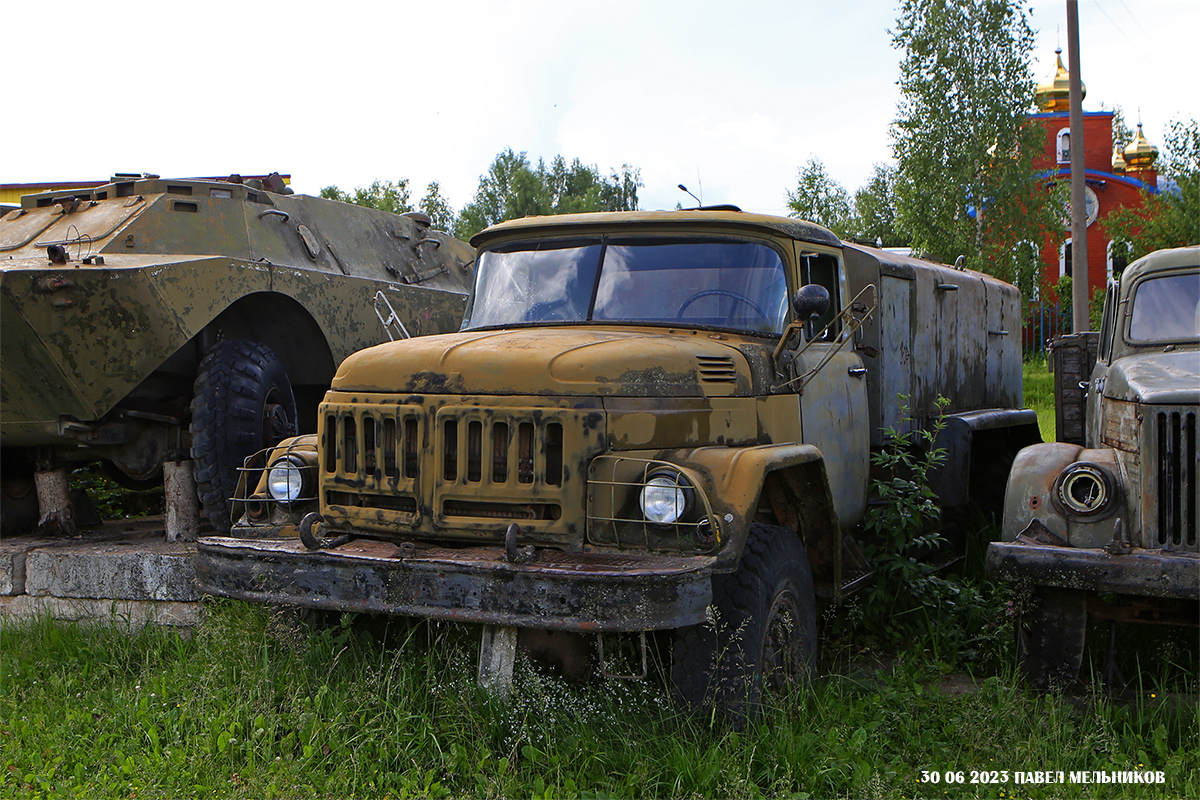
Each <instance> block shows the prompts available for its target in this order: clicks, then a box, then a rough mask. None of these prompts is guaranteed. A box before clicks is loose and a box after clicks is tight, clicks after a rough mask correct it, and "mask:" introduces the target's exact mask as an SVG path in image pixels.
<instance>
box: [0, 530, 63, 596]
mask: <svg viewBox="0 0 1200 800" xmlns="http://www.w3.org/2000/svg"><path fill="white" fill-rule="evenodd" d="M59 541H61V540H58V539H50V538H44V537H38V536H22V537H20V538H17V539H13V538H10V537H5V538H4V539H0V595H14V594H25V556H27V555H28V554H29V551H30V550H36V549H37V548H39V547H53V546H54V545H56V544H58V542H59Z"/></svg>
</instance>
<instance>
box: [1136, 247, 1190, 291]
mask: <svg viewBox="0 0 1200 800" xmlns="http://www.w3.org/2000/svg"><path fill="white" fill-rule="evenodd" d="M1196 266H1200V246H1196V245H1193V246H1191V247H1175V248H1172V249H1170V250H1155V251H1154V252H1153V253H1148V254H1147V255H1144V256H1142V257H1141V258H1139V259H1138V260H1137V261H1135V262H1133V263H1132V264H1130V265H1129V266H1128V267H1126V268H1125V271H1124V272H1123V273H1121V282H1122V283H1124V284H1126V285H1132V281H1134V280H1136V279H1137V278H1140V277H1141V276H1142V275H1144V274H1146V273H1147V272H1157V271H1158V270H1161V269H1171V268H1173V267H1196Z"/></svg>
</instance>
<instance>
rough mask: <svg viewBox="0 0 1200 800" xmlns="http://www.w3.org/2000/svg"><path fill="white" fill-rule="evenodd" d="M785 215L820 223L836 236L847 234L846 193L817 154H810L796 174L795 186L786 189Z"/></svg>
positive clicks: (848, 224) (848, 202)
mask: <svg viewBox="0 0 1200 800" xmlns="http://www.w3.org/2000/svg"><path fill="white" fill-rule="evenodd" d="M787 205H788V208H789V209H791V210H790V212H789V214H788V216H791V217H796V218H798V219H804V220H808V221H809V222H815V223H817V224H818V225H824V226H825V227H826V228H829V230H831V231H833V232H834V233H835V234H837V236H838V237H840V238H843V239H844V238H846V237H847V236H849V231H850V219H851V215H850V195H849V193H848V192H847V191H846V188H845V187H844V186H842V185H841V184H840V183H838V182H837V181H835V180H834V179H833V178H832V177H830V175H829V173H828V172H827V171H826V170H825V164H824V163H822V162H821V159H819V158H810V159H808V163H807V164H805V165H804V166H803V167H801V168H800V172H799V174H798V175H797V177H796V190H795V191H794V192H792V191H790V192H788V202H787Z"/></svg>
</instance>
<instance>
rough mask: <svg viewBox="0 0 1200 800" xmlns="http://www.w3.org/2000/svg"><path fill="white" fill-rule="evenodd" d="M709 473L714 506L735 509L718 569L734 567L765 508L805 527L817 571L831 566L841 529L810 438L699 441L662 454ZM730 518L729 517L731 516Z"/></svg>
mask: <svg viewBox="0 0 1200 800" xmlns="http://www.w3.org/2000/svg"><path fill="white" fill-rule="evenodd" d="M660 457H661V458H663V459H664V460H668V461H673V462H676V463H678V464H679V465H681V466H684V467H689V468H691V469H694V470H695V471H696V472H698V473H700V474H701V475H703V476H705V478H706V480H707V481H708V484H709V487H708V490H709V492H710V494H711V498H712V502H713V506H714V508H715V509H716V510H717V511H718V513H720V514H721V515H730V516H732V520H728V522H729V532H730V536H729V541H728V542H727V544H726V545H725V547H724V548H722V550H721V552H720V553H719V554H718V556H717V562H716V564H715V566H714V570H715V571H717V572H721V571H731V570H733V569H734V568H735V567H736V566H737V562H738V560H739V559H740V558H741V553H742V548H743V547H744V546H745V544H746V537H747V536H748V535H749V532H750V525H751V523H752V522H754V521H755V516H756V514H757V513H758V512H760V511H770V512H771V513H773V514H774V516H775V519H776V521H777V522H779V524H781V525H783V526H784V527H786V528H789V529H791V530H795V531H797V532H799V533H800V535H801V536H802V538H803V539H804V544H805V547H806V548H807V549H808V551H809V561H810V564H811V565H812V568H813V574H814V576H815V575H817V574H818V572H819V571H820V572H821V573H822V574H824V572H823V571H824V570H827V569H832V568H833V563H834V560H835V559H836V554H837V551H838V548H837V547H836V546H835V545H834V541H835V540H836V539H837V538H838V537H837V533H838V530H839V526H838V518H837V513H836V512H835V511H834V505H833V495H832V493H831V492H830V490H829V480H828V478H827V477H826V474H825V460H824V456H823V455H822V454H821V451H820V450H819V449H818V448H816V447H814V446H813V445H809V444H777V445H757V446H753V447H699V448H695V449H691V450H673V451H667V452H664V453H663V454H661V455H660ZM727 519H728V517H727Z"/></svg>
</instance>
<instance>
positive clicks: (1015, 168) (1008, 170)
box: [892, 0, 1063, 288]
mask: <svg viewBox="0 0 1200 800" xmlns="http://www.w3.org/2000/svg"><path fill="white" fill-rule="evenodd" d="M892 41H893V45H894V46H895V47H896V48H898V49H900V50H902V51H903V56H902V59H901V64H900V81H899V84H900V91H901V100H900V104H899V108H898V112H897V118H896V120H895V121H894V123H893V124H892V139H893V148H894V151H895V156H896V160H897V171H896V181H895V187H894V193H895V199H896V214H897V223H898V226H899V227H900V229H902V230H903V231H904V232H905V233H906V234H907V236H908V238H909V241H910V243H911V244H912V245H913V246H914V247H915V248H916V249H918V250H920V251H923V252H925V253H926V254H928V255H930V256H932V257H935V258H937V259H939V260H941V261H945V262H953V261H954V260H955V259H956V258H957V257H958V256H959V255H963V256H965V257H966V263H967V265H968V266H970V267H972V268H974V269H980V270H983V271H986V272H990V273H992V274H994V275H997V276H999V277H1001V278H1004V279H1006V280H1009V281H1013V282H1016V283H1018V284H1026V283H1029V282H1030V281H1031V280H1032V276H1033V275H1034V274H1035V272H1036V269H1037V259H1036V258H1028V257H1026V255H1023V253H1025V251H1028V250H1031V249H1033V248H1023V247H1020V245H1022V244H1023V243H1038V244H1041V243H1042V242H1044V241H1047V240H1050V241H1055V240H1056V239H1058V238H1061V236H1062V235H1063V234H1062V225H1061V207H1058V208H1057V209H1056V203H1055V197H1054V194H1053V192H1051V191H1047V190H1046V189H1044V188H1043V187H1042V186H1041V185H1039V183H1038V181H1037V176H1036V174H1035V172H1034V169H1033V158H1034V156H1035V155H1037V154H1039V153H1040V152H1041V150H1042V145H1043V137H1044V135H1045V133H1044V131H1043V130H1041V129H1040V128H1039V126H1037V125H1033V124H1029V123H1028V112H1029V109H1030V108H1032V106H1033V94H1034V81H1033V78H1032V76H1031V73H1030V52H1031V50H1032V47H1033V44H1034V31H1033V29H1032V28H1031V27H1030V24H1029V18H1028V13H1027V11H1026V10H1025V9H1024V8H1023V6H1022V5H1021V4H1019V3H1017V2H1010V1H1009V0H903V2H902V3H901V8H900V17H899V19H898V20H897V21H896V28H895V30H893V31H892ZM1022 288H1027V287H1024V286H1023V287H1022Z"/></svg>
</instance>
